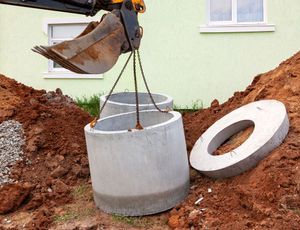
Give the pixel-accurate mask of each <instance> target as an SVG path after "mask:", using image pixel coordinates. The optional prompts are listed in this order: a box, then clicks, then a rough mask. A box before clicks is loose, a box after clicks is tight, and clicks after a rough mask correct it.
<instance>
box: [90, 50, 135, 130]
mask: <svg viewBox="0 0 300 230" xmlns="http://www.w3.org/2000/svg"><path fill="white" fill-rule="evenodd" d="M133 53H134V52H131V53H130V55H129V57H128V59H127V61H126V63H125V65H124V66H123V69H122V70H121V72H120V74H119V76H118V78H117V80H116V81H115V83H114V85H113V87H112V88H111V90H110V92H109V94H108V96H107V98H106V99H105V102H104V104H103V105H102V106H101V109H100V111H99V114H98V116H97V117H95V119H94V120H93V121H92V122H91V123H90V127H91V128H94V127H95V125H96V124H97V120H99V119H100V116H101V113H102V111H103V109H104V107H105V105H106V103H107V101H108V100H109V98H110V96H111V95H112V93H113V91H114V89H115V88H116V86H117V84H118V82H119V80H120V79H121V77H122V75H123V73H124V71H125V69H126V67H127V65H128V63H129V61H130V59H131V57H132V54H133Z"/></svg>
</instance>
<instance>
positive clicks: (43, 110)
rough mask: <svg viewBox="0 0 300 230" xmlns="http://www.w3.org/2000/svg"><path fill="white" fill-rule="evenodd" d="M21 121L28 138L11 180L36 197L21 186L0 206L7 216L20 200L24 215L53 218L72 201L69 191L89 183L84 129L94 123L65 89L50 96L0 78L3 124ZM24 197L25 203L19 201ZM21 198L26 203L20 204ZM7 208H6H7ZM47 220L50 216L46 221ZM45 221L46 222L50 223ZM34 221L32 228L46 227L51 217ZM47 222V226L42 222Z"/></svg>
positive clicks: (4, 190) (0, 118)
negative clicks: (30, 212)
mask: <svg viewBox="0 0 300 230" xmlns="http://www.w3.org/2000/svg"><path fill="white" fill-rule="evenodd" d="M9 119H10V120H11V119H13V120H16V121H18V122H20V123H21V124H22V126H23V129H24V131H25V136H26V144H25V147H24V158H25V159H24V160H22V161H19V162H18V163H17V164H15V165H14V166H13V168H12V175H11V177H12V179H14V181H17V182H19V183H28V184H30V186H31V189H30V190H31V193H30V194H29V195H28V194H27V193H25V191H23V193H22V194H21V195H20V194H19V193H20V186H21V185H20V186H12V187H9V189H8V188H7V186H3V187H2V188H1V189H0V194H1V197H2V196H5V195H6V196H8V197H9V196H10V195H11V194H19V195H18V196H17V195H14V197H17V198H15V199H14V197H12V199H11V200H10V202H0V210H4V211H6V210H7V209H9V207H5V205H6V206H11V204H12V203H13V202H14V201H15V203H14V205H15V207H14V208H11V209H12V210H14V209H16V208H17V206H19V205H20V204H21V202H20V200H22V201H24V197H25V195H26V197H27V196H29V198H28V197H27V199H26V200H25V203H24V202H23V206H22V207H21V209H22V210H37V212H36V213H37V215H38V216H40V215H41V213H45V212H44V211H42V212H41V211H39V210H44V209H45V208H46V209H47V210H48V211H47V213H51V209H52V208H54V207H56V206H59V205H61V204H66V203H68V202H70V201H71V200H72V198H71V196H70V186H73V185H75V184H79V183H83V182H86V183H87V182H88V180H89V168H88V159H87V153H86V146H85V139H84V132H83V127H84V126H85V125H86V124H87V123H88V122H90V121H91V117H90V116H89V114H88V113H86V112H84V111H83V110H81V109H80V108H79V107H77V106H76V105H75V103H74V102H73V101H72V99H71V98H69V97H67V96H63V95H62V92H61V90H59V89H57V90H56V92H46V91H44V90H34V89H33V88H30V87H27V86H25V85H22V84H20V83H17V82H16V81H14V80H12V79H9V78H7V77H5V76H3V75H0V123H1V122H3V121H5V120H9ZM18 197H20V198H18ZM21 198H22V199H21ZM2 206H4V207H2ZM47 218H48V216H47ZM47 218H46V219H47ZM46 219H45V218H33V220H34V221H33V222H32V223H31V224H32V226H39V228H41V227H47V224H49V222H51V218H48V219H47V221H46ZM40 220H42V225H41V223H40V222H39V221H40Z"/></svg>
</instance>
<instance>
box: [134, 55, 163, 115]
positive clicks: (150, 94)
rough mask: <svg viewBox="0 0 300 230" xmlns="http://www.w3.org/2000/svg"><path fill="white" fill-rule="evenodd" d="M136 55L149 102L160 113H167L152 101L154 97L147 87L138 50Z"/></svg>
mask: <svg viewBox="0 0 300 230" xmlns="http://www.w3.org/2000/svg"><path fill="white" fill-rule="evenodd" d="M137 56H138V60H139V65H140V69H141V73H142V77H143V81H144V84H145V87H146V89H147V92H148V95H149V97H150V99H151V102H152V104H153V105H154V107H155V108H156V109H157V110H158V111H159V112H161V113H168V112H169V111H168V110H161V109H160V108H159V107H158V106H157V104H156V103H155V101H154V98H153V96H152V93H151V92H150V89H149V86H148V83H147V80H146V77H145V73H144V69H143V66H142V60H141V56H140V51H139V50H137Z"/></svg>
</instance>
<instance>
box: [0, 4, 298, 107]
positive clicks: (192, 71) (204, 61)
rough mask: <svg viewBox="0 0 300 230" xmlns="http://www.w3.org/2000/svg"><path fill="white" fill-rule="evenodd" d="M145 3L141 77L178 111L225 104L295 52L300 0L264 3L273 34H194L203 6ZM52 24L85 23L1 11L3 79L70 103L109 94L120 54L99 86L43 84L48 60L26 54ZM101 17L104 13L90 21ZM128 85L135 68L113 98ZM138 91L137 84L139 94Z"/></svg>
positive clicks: (80, 80)
mask: <svg viewBox="0 0 300 230" xmlns="http://www.w3.org/2000/svg"><path fill="white" fill-rule="evenodd" d="M207 2H209V1H207ZM146 4H147V12H146V13H145V14H143V15H141V16H140V17H139V21H140V24H141V25H142V26H143V28H144V37H143V39H142V44H141V57H142V62H143V66H144V71H145V73H146V77H147V79H148V83H149V86H150V88H151V90H152V91H153V92H165V93H166V94H168V95H172V97H173V98H174V101H175V103H176V104H177V105H179V106H186V105H191V104H192V102H193V101H196V100H198V99H200V100H202V101H203V103H204V106H208V105H209V104H210V102H211V101H212V100H213V99H215V98H216V99H218V100H219V101H220V102H222V101H225V100H226V99H227V98H228V97H229V96H231V95H232V94H233V92H235V91H236V90H242V89H244V88H245V87H246V86H247V85H248V84H249V83H250V82H251V81H252V78H253V76H255V75H257V74H259V73H261V72H265V71H268V70H270V69H273V68H274V67H276V66H277V64H278V63H280V62H281V61H282V60H284V59H286V58H288V57H290V56H291V55H292V54H294V53H295V52H297V51H299V50H300V43H299V37H300V30H299V21H300V14H299V12H300V1H296V0H285V1H282V0H272V1H267V5H266V12H267V23H270V24H275V27H276V31H275V32H254V33H211V34H202V33H200V32H199V28H198V26H199V25H205V24H206V23H207V12H206V9H207V3H206V1H204V0H202V1H199V0H191V1H189V3H188V6H187V3H186V1H181V0H173V1H172V3H170V1H159V4H158V3H157V1H147V2H146ZM166 9H168V10H166ZM187 9H188V10H187ZM16 15H17V17H16ZM49 18H50V19H53V18H59V19H61V18H77V19H78V18H83V19H85V18H86V17H85V16H80V15H75V14H64V13H58V12H51V11H41V10H33V9H25V8H16V7H12V6H5V5H0V26H1V34H0V72H1V73H3V74H5V75H7V76H11V77H13V78H15V79H16V80H18V81H21V82H22V83H25V84H27V85H30V86H33V87H35V88H44V89H47V90H55V89H56V88H57V87H60V88H61V89H62V90H63V92H64V93H65V94H68V95H71V96H83V95H87V96H90V95H93V94H98V93H101V92H103V93H108V91H109V89H110V88H111V87H112V85H113V83H114V81H115V79H116V77H117V76H118V74H119V72H120V71H121V68H122V66H123V64H124V62H125V60H126V58H127V55H122V57H120V60H119V61H118V63H117V65H116V66H115V67H114V68H113V69H112V70H111V71H109V72H107V73H105V74H104V75H103V78H102V79H86V78H85V76H82V77H78V76H76V77H73V79H66V78H63V79H60V78H57V79H45V78H43V76H44V73H45V72H47V64H48V60H47V59H45V58H43V57H41V56H39V55H36V54H34V53H33V52H32V51H31V50H30V49H31V48H32V47H33V46H35V45H47V44H48V35H47V34H46V33H44V32H43V29H42V25H43V20H44V19H49ZM100 18H101V13H99V14H97V15H96V16H95V17H93V18H92V19H93V20H99V19H100ZM20 25H22V26H20ZM16 28H17V29H16ZM174 35H175V36H174ZM24 60H26V61H24ZM237 63H238V64H237ZM33 67H34V68H33ZM233 70H234V71H233ZM131 79H132V69H131V68H128V69H127V70H126V71H125V73H124V78H122V79H121V80H120V82H119V84H118V86H117V88H116V92H123V91H124V90H125V89H128V90H130V91H131V90H133V88H134V84H133V81H132V80H131ZM142 85H143V84H142V81H139V88H140V89H141V91H142V88H143V86H142Z"/></svg>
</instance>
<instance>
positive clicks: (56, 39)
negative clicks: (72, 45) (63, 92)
mask: <svg viewBox="0 0 300 230" xmlns="http://www.w3.org/2000/svg"><path fill="white" fill-rule="evenodd" d="M49 26H50V34H49V44H50V45H55V44H58V43H61V42H62V41H66V40H70V39H73V38H75V37H77V36H78V35H79V34H80V33H81V32H82V31H83V30H84V29H85V28H86V26H87V23H76V24H75V23H74V24H59V25H49ZM49 63H50V66H49V70H50V71H51V70H61V69H62V66H60V65H59V64H57V63H56V62H54V61H52V60H51V61H50V62H49Z"/></svg>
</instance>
